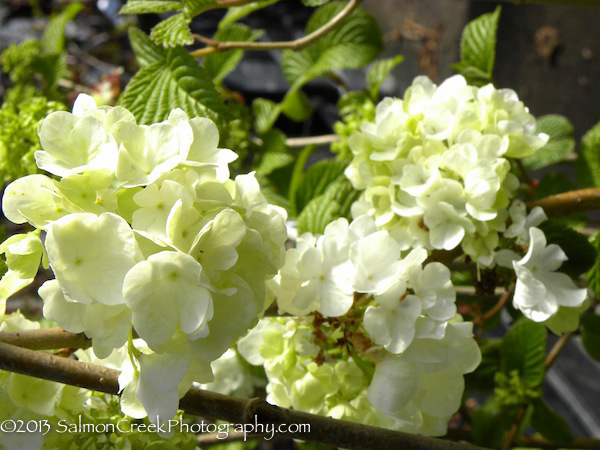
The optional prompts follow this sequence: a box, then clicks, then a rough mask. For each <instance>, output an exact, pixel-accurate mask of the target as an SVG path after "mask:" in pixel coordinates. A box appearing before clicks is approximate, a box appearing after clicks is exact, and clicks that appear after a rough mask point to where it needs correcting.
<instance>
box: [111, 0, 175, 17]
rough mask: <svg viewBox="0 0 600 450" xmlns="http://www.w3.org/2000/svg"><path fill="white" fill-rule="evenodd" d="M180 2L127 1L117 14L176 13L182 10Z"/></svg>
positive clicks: (169, 0)
mask: <svg viewBox="0 0 600 450" xmlns="http://www.w3.org/2000/svg"><path fill="white" fill-rule="evenodd" d="M183 6H184V5H183V1H182V0H128V1H127V4H125V5H124V6H123V7H122V8H121V10H120V11H119V14H146V13H163V12H167V11H178V10H180V9H183Z"/></svg>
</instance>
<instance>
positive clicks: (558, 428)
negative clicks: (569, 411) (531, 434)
mask: <svg viewBox="0 0 600 450" xmlns="http://www.w3.org/2000/svg"><path fill="white" fill-rule="evenodd" d="M533 408H534V409H533V415H532V416H531V425H532V426H533V428H534V429H535V431H537V432H538V433H540V434H541V435H542V436H544V437H545V438H546V439H548V440H549V441H550V442H552V443H554V444H568V443H570V442H572V441H573V435H572V434H571V429H570V428H569V424H567V422H565V419H563V418H562V417H561V416H560V415H559V414H557V413H556V411H554V410H553V409H552V408H550V406H548V405H547V404H546V403H545V402H544V401H543V400H541V399H540V400H537V401H536V402H535V403H534V405H533Z"/></svg>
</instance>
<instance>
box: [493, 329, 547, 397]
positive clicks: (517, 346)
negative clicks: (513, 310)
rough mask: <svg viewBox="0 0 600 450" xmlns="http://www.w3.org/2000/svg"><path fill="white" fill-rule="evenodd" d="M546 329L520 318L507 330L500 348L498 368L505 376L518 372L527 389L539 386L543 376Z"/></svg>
mask: <svg viewBox="0 0 600 450" xmlns="http://www.w3.org/2000/svg"><path fill="white" fill-rule="evenodd" d="M545 354H546V327H545V326H544V324H543V323H536V322H532V321H531V320H528V319H525V318H521V319H519V320H518V321H517V322H516V323H515V324H513V326H512V327H511V328H510V329H509V330H508V332H507V333H506V335H505V336H504V338H503V339H502V346H501V348H500V368H501V369H502V372H504V373H505V374H507V375H508V374H509V373H510V371H511V370H515V369H516V370H518V371H519V376H520V378H521V379H522V380H523V382H524V383H525V385H527V386H528V387H532V388H533V387H537V386H539V385H540V384H541V383H542V381H543V379H544V374H545V371H546V369H545V366H544V358H545Z"/></svg>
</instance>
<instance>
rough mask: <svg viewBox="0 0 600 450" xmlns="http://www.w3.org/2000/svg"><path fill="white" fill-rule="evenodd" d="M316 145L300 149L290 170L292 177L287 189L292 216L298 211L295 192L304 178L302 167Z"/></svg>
mask: <svg viewBox="0 0 600 450" xmlns="http://www.w3.org/2000/svg"><path fill="white" fill-rule="evenodd" d="M316 148H317V146H316V145H307V146H306V147H304V148H303V149H302V151H301V152H300V154H299V155H298V159H296V163H295V164H294V168H293V170H292V176H291V178H290V185H289V186H290V187H289V189H288V198H289V200H290V206H291V209H292V212H293V214H294V215H298V209H297V208H296V191H297V190H298V187H299V186H300V183H301V181H302V178H303V177H304V167H305V166H306V161H308V157H309V156H310V155H311V154H312V152H314V151H315V150H316Z"/></svg>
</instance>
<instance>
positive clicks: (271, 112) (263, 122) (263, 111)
mask: <svg viewBox="0 0 600 450" xmlns="http://www.w3.org/2000/svg"><path fill="white" fill-rule="evenodd" d="M280 111H281V105H280V104H277V103H275V102H273V101H271V100H268V99H266V98H256V99H254V100H253V101H252V115H253V116H254V130H255V131H256V132H257V133H258V134H263V133H266V132H267V131H269V130H270V129H271V127H272V126H273V124H274V123H275V121H276V120H277V116H278V115H279V112H280Z"/></svg>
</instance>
